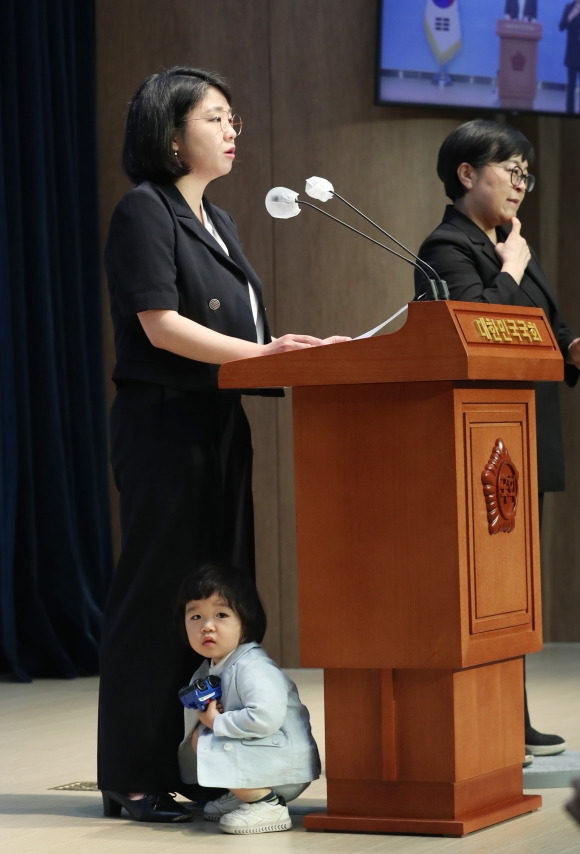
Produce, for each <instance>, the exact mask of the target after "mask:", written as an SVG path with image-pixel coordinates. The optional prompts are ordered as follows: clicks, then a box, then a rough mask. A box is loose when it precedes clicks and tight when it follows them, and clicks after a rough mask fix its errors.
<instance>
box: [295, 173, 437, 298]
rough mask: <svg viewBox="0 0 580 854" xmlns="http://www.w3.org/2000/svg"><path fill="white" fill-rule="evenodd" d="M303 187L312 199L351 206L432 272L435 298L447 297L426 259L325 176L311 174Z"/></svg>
mask: <svg viewBox="0 0 580 854" xmlns="http://www.w3.org/2000/svg"><path fill="white" fill-rule="evenodd" d="M305 189H306V192H307V193H308V195H309V196H311V197H312V198H314V199H318V200H319V201H321V202H328V201H329V200H330V199H332V197H333V196H336V197H337V199H340V201H341V202H344V204H345V205H347V206H348V207H349V208H351V210H353V211H355V213H357V214H358V215H359V216H362V218H363V219H365V220H366V221H367V222H368V223H370V224H371V225H372V226H374V228H376V229H378V230H379V231H380V232H381V234H384V235H385V237H388V238H389V240H392V241H393V243H396V245H397V246H399V247H400V248H401V249H403V250H404V251H405V252H407V253H408V254H409V255H411V257H412V258H414V259H415V261H416V262H417V264H416V265H414V266H418V269H423V271H429V273H432V274H433V277H434V279H435V286H436V292H437V296H435V299H449V288H448V287H447V282H445V281H444V280H443V279H441V277H440V276H439V273H438V272H437V271H436V270H434V269H433V267H431V265H430V264H428V263H427V262H426V261H423V259H422V258H419V256H418V255H415V253H414V252H411V250H410V249H408V248H407V247H406V246H405V245H404V244H403V243H401V242H400V241H399V240H397V238H396V237H393V235H392V234H389V232H388V231H385V229H384V228H381V226H380V225H378V224H377V223H376V222H374V221H373V220H372V219H370V218H369V217H368V216H366V214H364V213H363V212H362V211H359V209H358V208H355V206H354V205H351V203H350V202H349V201H347V200H346V199H345V198H343V197H342V196H341V195H340V194H339V193H337V192H336V190H335V189H334V187H333V186H332V184H331V183H330V181H327V180H326V178H318V177H316V176H313V177H312V178H308V180H307V181H306V187H305ZM399 257H403V256H399ZM427 278H428V279H429V281H430V282H431V278H430V276H427Z"/></svg>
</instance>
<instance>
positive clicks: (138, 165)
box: [123, 66, 232, 184]
mask: <svg viewBox="0 0 580 854" xmlns="http://www.w3.org/2000/svg"><path fill="white" fill-rule="evenodd" d="M210 86H214V87H215V88H216V89H219V91H220V92H221V93H222V94H223V95H224V96H225V98H226V100H227V102H228V104H231V102H232V98H231V92H230V88H229V85H228V84H227V82H226V81H225V80H224V78H223V77H221V76H220V75H219V74H217V73H216V72H215V71H207V70H205V69H203V68H189V67H187V66H175V67H174V68H168V69H165V70H163V71H160V72H159V73H157V74H151V75H150V76H149V77H147V78H146V79H145V80H144V81H143V83H142V84H141V86H140V87H139V88H138V89H137V91H136V92H135V94H134V96H133V98H132V99H131V102H130V104H129V112H128V114H127V123H126V126H125V141H124V144H123V169H124V170H125V172H126V173H127V175H128V176H129V178H130V179H131V180H132V181H133V182H134V183H135V184H139V183H140V182H141V181H153V182H155V183H157V184H168V183H174V182H175V181H176V180H177V179H178V178H181V176H182V175H187V173H188V172H189V171H190V170H189V167H188V166H185V165H183V164H182V163H180V162H179V160H178V159H177V157H176V156H175V154H174V153H173V144H172V143H173V134H174V132H175V130H181V129H182V128H183V127H184V126H185V117H186V116H187V114H188V113H189V112H190V111H191V110H192V109H193V108H194V107H195V106H196V105H197V104H199V102H200V101H202V100H203V98H204V97H205V95H206V93H207V90H208V89H209V88H210Z"/></svg>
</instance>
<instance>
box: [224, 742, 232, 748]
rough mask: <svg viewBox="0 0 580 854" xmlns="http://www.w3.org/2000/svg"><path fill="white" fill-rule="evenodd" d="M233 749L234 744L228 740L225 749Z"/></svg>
mask: <svg viewBox="0 0 580 854" xmlns="http://www.w3.org/2000/svg"><path fill="white" fill-rule="evenodd" d="M231 749H232V745H231V744H230V743H229V742H226V743H225V744H224V750H231Z"/></svg>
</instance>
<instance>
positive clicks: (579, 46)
mask: <svg viewBox="0 0 580 854" xmlns="http://www.w3.org/2000/svg"><path fill="white" fill-rule="evenodd" d="M560 30H566V53H565V54H564V65H565V66H566V67H567V69H568V83H567V85H566V112H567V113H573V112H574V93H575V91H576V79H577V77H578V75H579V74H580V0H575V2H574V3H566V6H565V7H564V12H563V14H562V19H561V21H560Z"/></svg>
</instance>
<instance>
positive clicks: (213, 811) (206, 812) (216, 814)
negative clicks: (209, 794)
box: [203, 792, 243, 821]
mask: <svg viewBox="0 0 580 854" xmlns="http://www.w3.org/2000/svg"><path fill="white" fill-rule="evenodd" d="M242 803H243V801H241V800H240V799H239V798H238V797H236V795H234V794H232V792H224V794H223V795H220V797H219V798H217V799H216V800H215V801H208V802H207V804H205V806H204V808H203V817H204V818H205V819H206V821H219V820H220V818H221V817H222V816H223V815H226V814H227V813H229V812H232V811H233V810H237V808H238V807H239V806H240V805H241V804H242Z"/></svg>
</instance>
